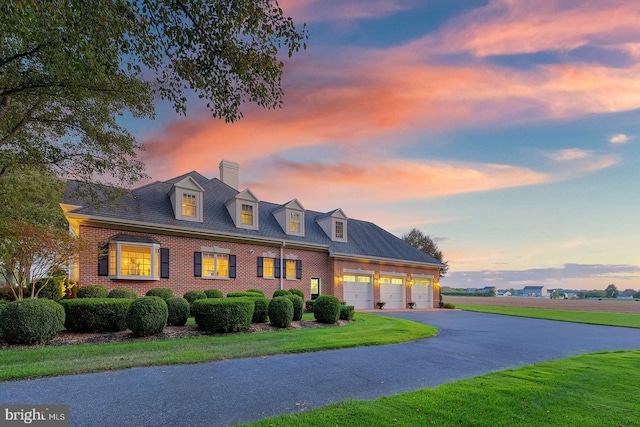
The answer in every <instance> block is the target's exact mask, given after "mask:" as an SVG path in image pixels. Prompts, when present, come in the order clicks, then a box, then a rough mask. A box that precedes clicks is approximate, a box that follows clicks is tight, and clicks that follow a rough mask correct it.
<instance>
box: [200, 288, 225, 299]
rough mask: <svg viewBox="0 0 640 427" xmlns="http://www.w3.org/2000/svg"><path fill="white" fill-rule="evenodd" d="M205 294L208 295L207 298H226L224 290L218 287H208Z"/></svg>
mask: <svg viewBox="0 0 640 427" xmlns="http://www.w3.org/2000/svg"><path fill="white" fill-rule="evenodd" d="M204 294H205V295H206V296H207V298H224V295H222V292H221V291H219V290H217V289H207V290H206V291H204Z"/></svg>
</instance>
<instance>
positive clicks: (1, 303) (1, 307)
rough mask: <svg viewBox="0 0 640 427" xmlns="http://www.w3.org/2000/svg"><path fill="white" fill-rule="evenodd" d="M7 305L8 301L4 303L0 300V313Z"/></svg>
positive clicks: (0, 328)
mask: <svg viewBox="0 0 640 427" xmlns="http://www.w3.org/2000/svg"><path fill="white" fill-rule="evenodd" d="M7 304H9V301H5V300H3V299H0V311H2V309H3V308H5V307H6V306H7ZM0 330H2V327H0Z"/></svg>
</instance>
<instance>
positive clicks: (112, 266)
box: [109, 243, 118, 276]
mask: <svg viewBox="0 0 640 427" xmlns="http://www.w3.org/2000/svg"><path fill="white" fill-rule="evenodd" d="M117 250H118V245H116V244H115V243H111V244H110V245H109V276H115V275H116V274H117V273H116V271H117V270H116V265H117V261H118V256H117Z"/></svg>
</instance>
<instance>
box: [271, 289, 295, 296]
mask: <svg viewBox="0 0 640 427" xmlns="http://www.w3.org/2000/svg"><path fill="white" fill-rule="evenodd" d="M285 295H291V292H289V291H287V290H286V289H278V290H277V291H275V292H274V293H273V297H274V298H275V297H283V296H285Z"/></svg>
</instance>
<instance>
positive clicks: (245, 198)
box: [224, 188, 260, 230]
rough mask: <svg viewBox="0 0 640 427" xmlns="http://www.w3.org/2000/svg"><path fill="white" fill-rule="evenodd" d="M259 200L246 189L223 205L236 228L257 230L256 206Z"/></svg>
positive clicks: (257, 214)
mask: <svg viewBox="0 0 640 427" xmlns="http://www.w3.org/2000/svg"><path fill="white" fill-rule="evenodd" d="M259 204H260V200H258V198H257V197H256V196H255V194H253V193H252V192H251V190H249V189H248V188H247V189H245V190H243V191H242V192H240V193H238V194H236V195H235V196H234V197H233V198H231V199H230V200H229V201H228V202H227V203H225V204H224V205H225V206H226V207H227V211H229V215H231V218H232V219H233V223H234V224H235V225H236V227H238V228H245V229H247V230H257V229H258V218H259V212H258V206H259Z"/></svg>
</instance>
